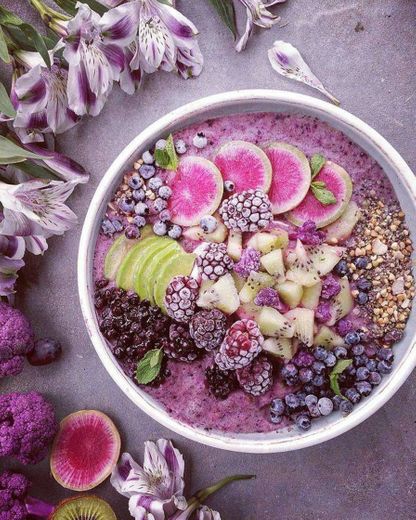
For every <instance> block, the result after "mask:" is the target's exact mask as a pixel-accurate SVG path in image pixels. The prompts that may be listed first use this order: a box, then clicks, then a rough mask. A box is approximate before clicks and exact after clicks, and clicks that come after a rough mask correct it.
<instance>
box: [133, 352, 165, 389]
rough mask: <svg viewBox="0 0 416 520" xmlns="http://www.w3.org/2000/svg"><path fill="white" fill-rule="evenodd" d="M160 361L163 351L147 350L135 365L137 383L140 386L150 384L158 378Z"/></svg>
mask: <svg viewBox="0 0 416 520" xmlns="http://www.w3.org/2000/svg"><path fill="white" fill-rule="evenodd" d="M162 361H163V350H162V349H161V348H157V349H153V350H149V351H148V352H147V353H146V354H145V356H144V357H143V358H142V359H141V360H140V361H139V363H138V364H137V369H136V379H137V382H138V383H140V384H141V385H147V384H148V383H151V382H152V381H153V380H154V379H155V378H156V377H157V376H158V374H159V372H160V368H161V366H162Z"/></svg>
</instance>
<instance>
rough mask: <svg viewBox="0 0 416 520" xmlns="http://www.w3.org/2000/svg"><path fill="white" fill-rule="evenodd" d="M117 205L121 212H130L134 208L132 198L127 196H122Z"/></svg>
mask: <svg viewBox="0 0 416 520" xmlns="http://www.w3.org/2000/svg"><path fill="white" fill-rule="evenodd" d="M117 205H118V207H119V208H120V210H121V211H122V212H123V213H132V211H133V210H134V200H133V199H130V198H127V197H122V198H121V199H120V200H119V201H118V203H117Z"/></svg>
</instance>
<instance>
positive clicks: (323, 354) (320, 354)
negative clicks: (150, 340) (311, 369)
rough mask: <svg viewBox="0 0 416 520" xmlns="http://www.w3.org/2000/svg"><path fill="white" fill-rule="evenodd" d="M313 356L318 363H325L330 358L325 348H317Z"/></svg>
mask: <svg viewBox="0 0 416 520" xmlns="http://www.w3.org/2000/svg"><path fill="white" fill-rule="evenodd" d="M313 355H314V356H315V359H317V360H318V361H324V360H325V359H326V358H327V356H328V351H327V350H326V349H325V348H324V347H316V348H315V349H314V351H313Z"/></svg>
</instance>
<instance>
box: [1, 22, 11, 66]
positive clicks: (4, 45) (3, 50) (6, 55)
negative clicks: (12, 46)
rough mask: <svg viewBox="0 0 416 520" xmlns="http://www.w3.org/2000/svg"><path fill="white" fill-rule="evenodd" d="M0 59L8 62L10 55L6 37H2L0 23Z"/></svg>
mask: <svg viewBox="0 0 416 520" xmlns="http://www.w3.org/2000/svg"><path fill="white" fill-rule="evenodd" d="M0 59H1V60H3V61H4V63H10V55H9V50H8V48H7V43H6V39H5V37H4V32H3V29H2V28H1V25H0Z"/></svg>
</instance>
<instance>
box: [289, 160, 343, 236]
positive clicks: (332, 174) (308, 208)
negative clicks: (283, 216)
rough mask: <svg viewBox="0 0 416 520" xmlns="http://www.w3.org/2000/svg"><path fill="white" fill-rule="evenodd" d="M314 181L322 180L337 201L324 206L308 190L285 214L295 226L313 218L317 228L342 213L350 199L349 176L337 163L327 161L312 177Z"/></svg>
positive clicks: (330, 221) (325, 224)
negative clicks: (296, 204) (295, 205)
mask: <svg viewBox="0 0 416 520" xmlns="http://www.w3.org/2000/svg"><path fill="white" fill-rule="evenodd" d="M315 181H320V182H324V183H325V185H326V189H328V190H330V191H332V193H333V194H334V195H335V198H336V199H337V202H336V203H335V204H328V205H327V206H325V205H324V204H322V203H321V202H319V200H318V199H317V198H316V197H315V196H314V195H313V193H312V192H311V191H308V193H307V195H306V197H305V198H304V199H303V200H302V202H301V203H300V204H299V206H297V207H296V208H295V209H293V210H292V211H291V212H290V213H288V214H287V218H288V220H290V222H292V223H293V224H295V225H296V226H301V225H302V224H303V223H304V222H306V221H307V220H313V221H314V222H315V224H316V227H318V228H321V227H324V226H327V225H328V224H331V223H332V222H334V221H335V220H337V218H338V217H339V216H340V215H342V213H343V212H344V211H345V209H346V207H347V205H348V203H349V201H350V199H351V195H352V182H351V177H350V176H349V175H348V173H347V172H346V171H345V170H344V168H342V167H341V166H339V165H338V164H335V163H333V162H331V161H327V162H326V163H325V166H324V167H323V168H322V170H321V171H320V172H319V173H318V175H317V176H316V177H315V178H314V182H315Z"/></svg>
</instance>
